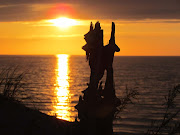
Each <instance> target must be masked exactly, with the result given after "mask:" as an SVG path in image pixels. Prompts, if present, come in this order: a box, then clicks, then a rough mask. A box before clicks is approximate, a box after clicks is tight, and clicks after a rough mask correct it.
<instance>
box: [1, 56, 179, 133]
mask: <svg viewBox="0 0 180 135" xmlns="http://www.w3.org/2000/svg"><path fill="white" fill-rule="evenodd" d="M9 67H18V70H19V71H22V72H25V75H24V78H23V81H24V83H25V86H24V87H25V91H23V92H22V93H21V100H23V102H24V103H25V104H26V105H27V106H29V107H35V108H38V109H39V110H40V111H42V112H44V113H47V114H50V115H56V116H57V117H58V118H61V119H65V120H70V121H74V119H75V117H76V116H77V111H76V110H75V108H74V106H75V105H76V104H77V101H78V98H79V95H80V94H81V91H82V90H84V89H85V88H86V87H87V85H86V83H87V82H89V75H90V71H89V70H90V69H89V66H88V63H87V62H86V61H85V56H68V55H58V56H0V69H1V70H2V69H5V68H9ZM179 70H180V57H115V60H114V74H115V75H114V79H115V85H116V86H115V88H116V93H117V96H118V97H123V94H124V92H125V89H126V86H127V87H128V88H129V89H134V88H136V89H137V90H138V92H139V93H140V95H139V97H138V101H135V104H134V105H129V106H128V107H127V109H126V110H124V112H122V113H121V114H120V116H121V119H117V120H115V121H114V131H115V132H117V133H118V134H119V133H123V135H126V134H128V135H129V134H143V133H145V132H146V130H147V129H148V127H149V126H150V123H151V121H152V120H154V119H160V118H161V117H162V112H163V111H164V109H163V106H162V104H163V103H164V101H165V100H164V96H165V95H167V91H168V90H169V89H171V88H172V87H173V86H174V85H175V84H178V83H180V71H179ZM103 80H104V79H103ZM27 96H30V97H31V99H29V98H27Z"/></svg>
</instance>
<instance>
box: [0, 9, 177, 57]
mask: <svg viewBox="0 0 180 135" xmlns="http://www.w3.org/2000/svg"><path fill="white" fill-rule="evenodd" d="M34 8H35V9H36V10H40V7H39V6H37V7H36V6H34ZM41 8H43V7H41ZM0 9H1V7H0ZM67 10H68V11H66V10H65V11H64V12H61V14H58V12H59V11H58V10H56V11H54V12H53V11H51V12H50V11H49V12H47V13H48V16H50V17H52V18H57V17H61V16H62V14H63V16H67V17H70V18H75V19H76V20H77V21H78V22H79V24H78V25H76V26H71V27H68V28H66V29H62V28H59V27H57V26H53V25H52V24H51V23H49V22H47V20H50V19H52V18H41V19H37V20H29V21H28V20H14V21H13V20H11V21H6V20H4V21H1V20H0V42H1V44H0V54H1V55H4V54H8V55H46V54H48V55H54V54H72V55H84V54H85V52H84V51H83V50H82V49H81V47H82V46H83V45H84V44H85V41H84V34H85V33H87V32H88V30H89V24H90V22H91V21H93V22H94V23H95V22H96V20H99V21H100V23H101V28H102V29H103V30H104V44H105V45H106V44H107V43H108V40H109V38H110V32H111V31H110V30H111V22H112V21H114V22H115V24H116V44H117V45H118V46H119V47H120V48H121V52H120V53H117V54H116V55H121V56H180V22H179V19H173V18H167V19H163V18H160V19H157V18H152V19H139V20H131V21H130V20H128V19H118V18H116V19H113V18H111V19H108V18H106V17H104V18H102V17H100V19H91V16H89V18H83V17H82V14H80V13H78V12H75V11H73V10H71V9H67ZM0 11H1V10H0ZM73 16H74V17H73ZM78 17H79V18H78ZM92 18H93V16H92Z"/></svg>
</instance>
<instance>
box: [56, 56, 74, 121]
mask: <svg viewBox="0 0 180 135" xmlns="http://www.w3.org/2000/svg"><path fill="white" fill-rule="evenodd" d="M56 57H57V69H56V84H55V96H56V100H57V101H56V104H55V105H54V112H55V114H56V116H57V117H58V118H60V119H64V120H69V121H71V118H70V103H69V98H70V92H69V82H68V80H69V76H68V75H69V67H68V60H69V55H66V54H59V55H56Z"/></svg>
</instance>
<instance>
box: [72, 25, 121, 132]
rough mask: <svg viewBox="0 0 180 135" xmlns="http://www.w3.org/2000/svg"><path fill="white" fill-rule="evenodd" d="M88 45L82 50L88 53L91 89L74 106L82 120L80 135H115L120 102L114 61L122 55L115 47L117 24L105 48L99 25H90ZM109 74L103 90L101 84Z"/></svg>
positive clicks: (84, 92) (87, 37)
mask: <svg viewBox="0 0 180 135" xmlns="http://www.w3.org/2000/svg"><path fill="white" fill-rule="evenodd" d="M84 36H85V37H84V39H85V41H86V42H87V44H86V45H84V46H83V47H82V49H83V50H85V51H86V58H87V60H88V61H89V66H90V69H91V75H90V82H89V83H88V88H87V89H86V90H84V91H82V92H83V96H80V97H79V102H78V104H77V105H76V106H75V108H76V109H77V110H78V118H79V119H80V126H81V134H82V135H85V134H88V135H112V134H113V128H112V125H113V124H112V122H113V118H114V114H115V112H116V111H117V108H116V107H118V106H119V105H120V104H121V102H120V100H119V99H118V98H117V97H116V95H115V88H114V80H113V66H112V64H113V59H114V53H115V52H119V51H120V49H119V47H118V46H117V45H116V44H115V24H114V22H112V31H111V38H110V40H109V44H108V45H106V46H104V45H103V30H102V29H101V26H100V23H99V22H97V23H96V24H95V28H93V24H92V23H91V25H90V30H89V32H88V33H87V34H85V35H84ZM105 70H106V71H107V75H106V82H105V87H104V89H103V88H102V82H100V80H101V79H102V77H103V76H104V71H105Z"/></svg>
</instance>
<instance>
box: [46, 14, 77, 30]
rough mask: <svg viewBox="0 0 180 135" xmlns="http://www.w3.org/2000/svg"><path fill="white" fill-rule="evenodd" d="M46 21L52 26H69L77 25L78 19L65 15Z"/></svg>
mask: <svg viewBox="0 0 180 135" xmlns="http://www.w3.org/2000/svg"><path fill="white" fill-rule="evenodd" d="M48 22H50V23H52V24H53V26H57V27H59V28H69V27H71V26H75V25H78V21H76V20H75V19H70V18H67V17H60V18H57V19H52V20H48Z"/></svg>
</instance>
